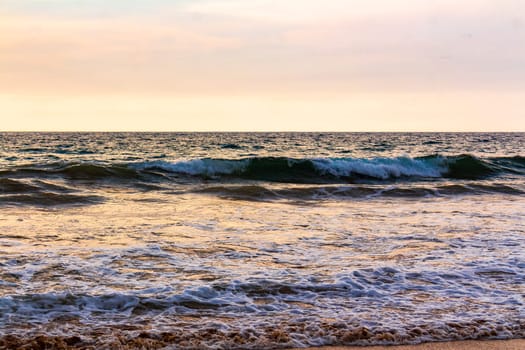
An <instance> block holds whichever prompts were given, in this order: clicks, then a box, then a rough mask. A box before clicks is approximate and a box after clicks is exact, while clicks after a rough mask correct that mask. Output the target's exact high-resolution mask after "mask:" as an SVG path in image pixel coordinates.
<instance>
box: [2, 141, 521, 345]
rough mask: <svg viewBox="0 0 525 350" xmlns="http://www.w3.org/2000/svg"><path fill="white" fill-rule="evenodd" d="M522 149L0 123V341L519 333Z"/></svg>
mask: <svg viewBox="0 0 525 350" xmlns="http://www.w3.org/2000/svg"><path fill="white" fill-rule="evenodd" d="M524 146H525V134H523V133H501V134H450V133H431V134H419V133H394V134H387V133H385V134H367V133H363V134H351V133H350V134H349V133H334V134H330V133H324V134H316V133H306V134H305V133H293V134H291V133H283V134H279V133H257V134H254V133H233V134H231V133H228V134H219V133H197V134H194V133H185V134H174V133H161V134H156V133H138V134H126V133H67V134H61V133H56V134H54V133H21V134H17V133H2V134H0V335H2V334H3V336H0V348H1V347H2V346H3V347H9V346H11V347H12V346H15V345H21V344H27V343H28V342H30V341H35V339H40V341H41V342H47V343H48V344H55V345H56V346H58V345H60V346H67V345H68V344H69V346H78V347H82V346H89V345H93V346H96V347H97V348H103V347H107V348H114V347H115V346H124V347H125V346H128V347H131V348H133V347H137V348H139V347H146V348H147V347H150V348H161V347H170V346H175V345H176V346H177V347H178V348H205V347H207V346H209V347H215V348H257V349H259V348H279V347H291V346H310V345H322V344H398V343H415V342H422V341H438V340H449V339H472V338H502V339H506V338H518V337H524V336H525V306H524V298H525V253H524V246H525V243H524V242H525V240H524V239H525V220H524V219H523V217H524V212H525V210H524V208H525V197H524V194H525V157H524V155H523V149H524ZM38 335H45V336H46V338H36V337H37V336H38ZM57 344H58V345H57Z"/></svg>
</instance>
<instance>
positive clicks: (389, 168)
mask: <svg viewBox="0 0 525 350" xmlns="http://www.w3.org/2000/svg"><path fill="white" fill-rule="evenodd" d="M312 163H313V164H314V165H315V167H316V168H317V169H318V170H319V172H320V173H321V174H330V175H333V176H337V177H349V176H352V175H354V174H358V175H364V176H369V177H373V178H377V179H383V180H386V179H389V178H397V177H403V176H407V177H408V176H417V177H434V178H437V177H441V176H443V174H445V173H446V172H447V171H448V167H447V165H446V163H445V162H444V161H442V160H440V159H437V158H432V159H414V158H410V157H397V158H373V159H352V158H344V159H329V158H320V159H314V160H312Z"/></svg>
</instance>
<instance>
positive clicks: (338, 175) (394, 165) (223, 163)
mask: <svg viewBox="0 0 525 350" xmlns="http://www.w3.org/2000/svg"><path fill="white" fill-rule="evenodd" d="M130 167H131V168H132V169H137V170H140V171H152V170H153V171H162V172H168V173H173V174H181V175H189V176H198V177H203V178H210V179H213V178H217V177H225V176H226V177H238V178H242V179H252V180H262V181H272V182H289V183H326V182H328V183H333V182H341V181H342V182H353V181H359V180H379V181H384V180H394V179H411V178H417V179H429V180H431V179H437V178H451V179H481V178H486V177H489V176H492V175H496V174H500V173H511V174H519V175H525V158H523V157H503V158H489V159H480V158H476V157H474V156H471V155H459V156H449V157H445V156H440V155H431V156H426V157H417V158H411V157H394V158H369V159H368V158H306V159H295V158H286V157H256V158H244V159H212V158H204V159H193V160H188V161H179V162H174V163H169V162H163V161H156V162H143V163H137V164H131V165H130Z"/></svg>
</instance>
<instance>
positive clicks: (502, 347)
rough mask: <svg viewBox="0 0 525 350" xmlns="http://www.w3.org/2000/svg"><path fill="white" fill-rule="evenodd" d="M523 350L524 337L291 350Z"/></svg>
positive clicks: (524, 344)
mask: <svg viewBox="0 0 525 350" xmlns="http://www.w3.org/2000/svg"><path fill="white" fill-rule="evenodd" d="M305 349H308V350H523V349H525V339H508V340H459V341H446V342H430V343H421V344H413V345H370V346H352V345H348V346H346V345H333V346H332V345H330V346H320V347H310V348H302V349H301V348H294V349H291V350H305Z"/></svg>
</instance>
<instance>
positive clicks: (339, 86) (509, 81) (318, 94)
mask: <svg viewBox="0 0 525 350" xmlns="http://www.w3.org/2000/svg"><path fill="white" fill-rule="evenodd" d="M523 43H525V3H523V2H522V1H519V0H499V1H496V0H494V1H488V0H465V1H461V2H457V1H451V0H431V1H419V0H417V1H416V0H399V1H396V0H368V1H365V0H329V1H320V0H289V1H271V0H250V1H246V0H213V1H212V0H181V1H166V0H164V1H162V0H150V1H146V0H136V1H124V0H115V1H111V2H108V1H101V0H92V1H89V2H85V1H76V0H38V1H37V0H4V1H2V2H1V3H0V107H1V111H0V121H1V124H0V130H102V131H104V130H107V131H113V130H136V131H141V130H159V131H179V130H184V131H189V130H196V131H200V130H203V131H212V130H242V131H260V130H308V131H314V130H319V131H390V130H395V131H466V130H470V131H485V130H486V131H507V130H508V131H513V130H514V131H523V130H525V112H524V109H523V101H525V45H523Z"/></svg>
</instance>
